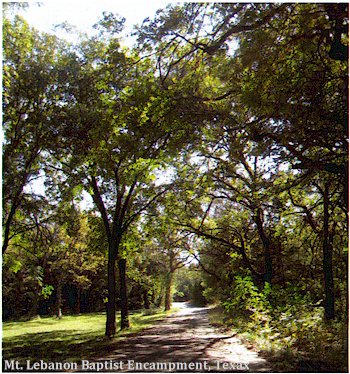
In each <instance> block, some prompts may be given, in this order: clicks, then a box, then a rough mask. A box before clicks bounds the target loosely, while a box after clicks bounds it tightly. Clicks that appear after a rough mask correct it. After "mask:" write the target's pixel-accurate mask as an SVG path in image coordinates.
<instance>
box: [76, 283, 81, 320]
mask: <svg viewBox="0 0 350 374" xmlns="http://www.w3.org/2000/svg"><path fill="white" fill-rule="evenodd" d="M80 306H81V289H80V287H78V288H77V302H76V305H75V313H77V314H79V313H80Z"/></svg>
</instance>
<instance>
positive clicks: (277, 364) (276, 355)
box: [209, 306, 348, 373]
mask: <svg viewBox="0 0 350 374" xmlns="http://www.w3.org/2000/svg"><path fill="white" fill-rule="evenodd" d="M209 321H210V323H211V324H212V325H213V326H215V327H218V328H222V329H225V330H230V331H231V332H233V333H236V334H237V337H238V338H239V339H240V340H241V341H242V343H244V344H245V345H246V346H247V347H248V348H249V349H254V350H255V351H256V352H258V353H259V354H260V355H261V356H262V357H263V358H265V359H266V360H267V361H268V362H269V363H270V365H271V366H272V368H273V371H274V372H332V373H336V372H337V373H338V372H344V373H345V372H348V370H347V355H346V352H345V353H344V351H343V350H341V349H339V347H337V346H334V348H333V349H327V348H322V349H320V350H319V351H318V352H317V353H314V352H309V351H307V350H306V349H304V347H297V346H292V347H286V345H285V344H284V342H283V339H282V336H283V334H282V333H278V332H275V334H268V333H267V334H265V333H264V331H263V329H261V328H259V326H255V328H252V327H251V323H250V322H251V321H250V320H249V316H248V315H242V314H237V315H234V316H232V315H228V314H227V313H225V311H224V309H223V308H222V307H220V306H215V307H212V308H210V310H209ZM325 333H326V332H325V331H323V332H321V333H320V335H319V341H320V346H322V345H325V343H326V336H325V335H324V334H325ZM328 333H329V331H328Z"/></svg>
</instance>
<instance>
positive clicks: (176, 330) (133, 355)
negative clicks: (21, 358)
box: [81, 303, 271, 373]
mask: <svg viewBox="0 0 350 374" xmlns="http://www.w3.org/2000/svg"><path fill="white" fill-rule="evenodd" d="M176 306H178V307H180V310H179V311H178V312H176V313H174V314H173V315H171V316H169V317H167V318H166V319H164V320H162V321H160V322H159V324H158V325H156V326H153V327H151V328H148V329H146V330H144V331H142V332H141V333H139V334H136V335H134V336H130V337H128V338H126V339H123V340H121V341H120V342H118V343H117V344H116V345H114V348H113V351H111V352H108V354H107V355H106V356H104V357H98V358H96V359H95V360H93V361H92V360H90V361H88V362H83V363H82V365H83V366H82V368H81V371H109V372H133V371H134V372H197V373H198V372H205V373H206V372H209V371H210V372H270V371H271V368H270V367H269V365H268V363H267V362H266V361H265V360H264V359H263V358H261V357H259V356H258V354H257V353H256V352H254V351H252V350H249V349H247V348H246V347H245V346H244V345H243V344H242V343H241V342H240V341H239V339H238V338H236V337H235V336H233V335H230V334H228V333H223V332H220V331H219V330H217V329H216V328H214V327H213V326H211V325H210V324H209V320H208V308H194V307H191V306H188V305H187V304H185V303H178V304H177V305H176Z"/></svg>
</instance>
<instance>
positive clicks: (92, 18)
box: [20, 0, 175, 40]
mask: <svg viewBox="0 0 350 374" xmlns="http://www.w3.org/2000/svg"><path fill="white" fill-rule="evenodd" d="M171 2H173V3H174V2H175V1H174V0H148V1H147V0H95V1H91V0H85V1H81V0H70V1H67V0H59V1H58V0H42V1H41V5H40V6H37V5H36V4H35V2H33V1H29V3H30V6H29V8H27V9H26V10H24V11H21V12H20V14H21V15H22V16H23V17H24V18H25V19H26V20H27V22H28V23H29V24H30V25H31V26H33V27H35V28H36V29H38V30H39V31H45V32H49V33H53V32H54V25H57V24H61V23H63V22H65V21H66V22H67V23H69V24H71V25H73V26H76V27H77V28H78V30H79V31H83V32H87V33H89V32H90V31H92V30H93V29H92V25H93V24H95V23H96V22H97V21H98V19H99V18H100V17H101V16H102V12H103V11H107V12H113V13H117V14H119V15H120V16H122V17H125V18H126V26H127V28H126V33H130V31H132V26H133V25H135V24H139V25H141V24H142V21H143V20H144V19H145V18H147V17H150V18H151V19H152V18H153V16H154V15H155V13H156V11H157V10H158V9H160V8H165V6H166V5H167V4H168V3H171ZM56 33H57V31H56ZM58 36H63V35H58ZM124 39H125V40H126V38H124Z"/></svg>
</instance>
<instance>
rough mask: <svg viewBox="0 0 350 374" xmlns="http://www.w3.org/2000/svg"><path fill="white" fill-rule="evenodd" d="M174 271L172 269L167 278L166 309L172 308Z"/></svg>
mask: <svg viewBox="0 0 350 374" xmlns="http://www.w3.org/2000/svg"><path fill="white" fill-rule="evenodd" d="M173 278H174V272H173V271H170V272H169V273H168V274H167V275H166V278H165V308H164V309H165V311H167V310H170V308H171V301H172V300H171V298H172V295H171V288H172V286H173Z"/></svg>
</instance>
